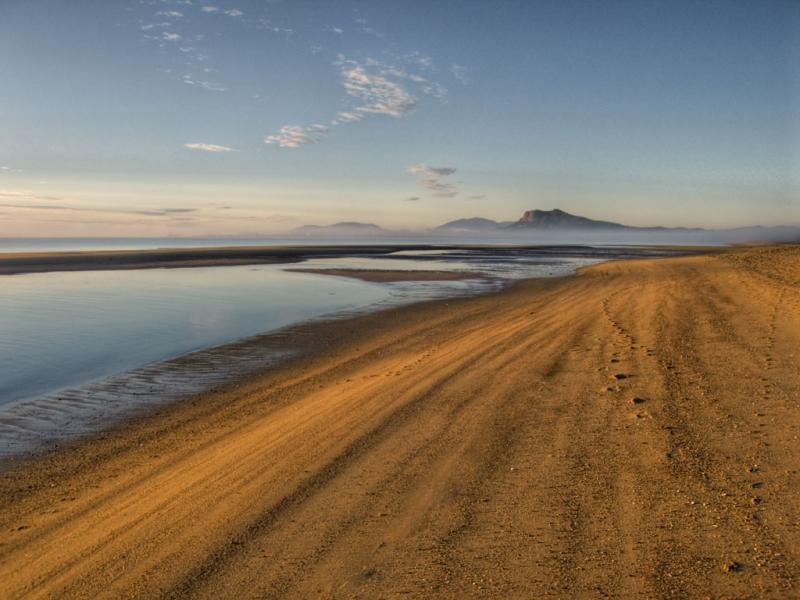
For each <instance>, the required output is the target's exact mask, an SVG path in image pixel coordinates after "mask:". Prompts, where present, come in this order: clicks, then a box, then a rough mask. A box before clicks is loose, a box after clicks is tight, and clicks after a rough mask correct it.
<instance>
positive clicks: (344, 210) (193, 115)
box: [0, 0, 800, 237]
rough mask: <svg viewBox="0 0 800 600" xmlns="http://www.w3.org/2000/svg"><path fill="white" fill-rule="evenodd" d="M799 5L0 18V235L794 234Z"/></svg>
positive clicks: (432, 5)
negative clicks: (366, 230) (488, 230)
mask: <svg viewBox="0 0 800 600" xmlns="http://www.w3.org/2000/svg"><path fill="white" fill-rule="evenodd" d="M798 32H800V4H799V3H797V2H791V1H765V2H737V3H725V2H708V3H697V2H673V3H664V2H647V1H639V2H619V3H613V4H609V3H596V4H592V3H585V2H556V1H537V2H516V1H511V0H508V1H506V2H495V3H488V2H478V1H472V0H459V1H456V0H441V1H437V2H429V1H427V2H425V1H408V2H396V1H388V0H371V1H369V2H367V1H366V0H363V1H353V0H348V1H343V2H337V3H329V2H319V1H310V0H305V1H304V0H293V1H292V0H284V1H281V0H269V1H267V0H225V2H222V1H220V2H216V1H212V0H141V1H115V0H110V1H108V2H102V3H98V2H90V1H89V0H75V1H74V2H69V3H65V2H59V1H57V0H43V1H41V2H37V3H30V2H24V1H23V0H8V1H6V2H3V3H2V5H0V73H2V78H3V81H4V84H3V87H2V88H1V89H2V92H0V126H2V136H0V236H151V237H158V236H170V235H182V236H203V235H210V236H213V235H242V236H247V235H263V234H276V233H280V232H284V231H287V230H290V229H292V228H294V227H298V226H300V225H304V224H309V223H316V224H329V223H333V222H337V221H363V222H372V223H378V224H380V225H381V226H383V227H386V228H390V229H422V228H428V227H433V226H436V225H439V224H441V223H442V222H445V221H448V220H451V219H455V218H460V217H473V216H482V217H487V218H492V219H495V220H500V221H504V220H513V219H516V218H518V217H519V216H520V215H521V213H522V212H523V211H524V210H527V209H533V208H540V209H550V208H561V209H563V210H566V211H568V212H571V213H574V214H580V215H584V216H587V217H591V218H596V219H604V220H611V221H617V222H622V223H626V224H630V225H639V226H657V225H662V226H690V227H695V226H699V227H711V228H724V227H735V226H741V225H752V224H763V225H780V224H793V225H800V204H799V203H798V190H800V185H799V184H800V115H799V114H798V112H799V111H800V108H799V107H800V103H799V102H798V99H800V93H799V92H800V74H799V73H798V65H799V64H800V33H798Z"/></svg>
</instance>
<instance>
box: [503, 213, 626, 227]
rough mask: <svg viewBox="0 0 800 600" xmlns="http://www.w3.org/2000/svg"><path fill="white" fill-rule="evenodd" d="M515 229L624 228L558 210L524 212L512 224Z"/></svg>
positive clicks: (616, 224) (608, 222) (617, 224)
mask: <svg viewBox="0 0 800 600" xmlns="http://www.w3.org/2000/svg"><path fill="white" fill-rule="evenodd" d="M512 227H515V228H536V229H599V228H602V229H609V228H611V229H618V228H622V227H624V225H620V224H619V223H612V222H610V221H595V220H594V219H588V218H586V217H579V216H577V215H572V214H570V213H568V212H565V211H563V210H561V209H559V208H554V209H552V210H540V209H533V210H526V211H525V212H524V213H523V215H522V218H520V220H519V221H517V222H516V223H514V224H513V225H512Z"/></svg>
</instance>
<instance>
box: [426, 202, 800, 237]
mask: <svg viewBox="0 0 800 600" xmlns="http://www.w3.org/2000/svg"><path fill="white" fill-rule="evenodd" d="M434 231H435V232H437V233H447V234H451V235H456V234H464V233H473V234H489V235H492V236H494V237H497V236H513V237H516V238H518V237H519V236H520V235H525V236H526V237H527V236H528V235H530V236H535V239H537V240H559V241H561V240H564V239H566V238H565V236H566V237H567V238H570V239H579V240H581V241H583V242H592V243H621V242H625V243H698V244H701V243H726V244H727V243H742V242H768V241H770V242H790V241H800V226H796V225H785V226H775V227H762V226H759V225H755V226H750V227H738V228H735V229H701V228H687V227H636V226H632V225H623V224H622V223H615V222H612V221H599V220H595V219H589V218H587V217H581V216H578V215H572V214H570V213H568V212H565V211H563V210H559V209H557V208H555V209H553V210H527V211H525V212H524V213H523V215H522V217H521V218H520V219H519V220H517V221H514V222H511V223H502V222H497V221H493V220H491V219H484V218H481V217H473V218H471V219H457V220H455V221H450V222H449V223H445V224H444V225H440V226H439V227H437V228H436V229H434Z"/></svg>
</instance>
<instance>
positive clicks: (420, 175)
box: [406, 163, 459, 198]
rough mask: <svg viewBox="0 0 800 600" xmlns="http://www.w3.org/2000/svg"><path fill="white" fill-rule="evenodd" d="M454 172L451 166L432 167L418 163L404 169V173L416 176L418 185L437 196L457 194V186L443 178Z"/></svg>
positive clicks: (446, 196)
mask: <svg viewBox="0 0 800 600" xmlns="http://www.w3.org/2000/svg"><path fill="white" fill-rule="evenodd" d="M455 172H456V169H455V168H453V167H432V166H430V165H424V164H420V163H418V164H415V165H411V166H410V167H408V168H407V169H406V173H408V174H409V175H413V176H414V177H416V178H417V184H418V185H420V186H421V187H423V188H425V189H427V190H429V191H430V192H431V193H432V195H433V196H435V197H437V198H455V197H456V196H458V192H459V190H458V187H457V186H456V185H455V184H454V183H451V182H449V181H447V180H446V179H445V178H447V177H450V176H451V175H453V174H454V173H455Z"/></svg>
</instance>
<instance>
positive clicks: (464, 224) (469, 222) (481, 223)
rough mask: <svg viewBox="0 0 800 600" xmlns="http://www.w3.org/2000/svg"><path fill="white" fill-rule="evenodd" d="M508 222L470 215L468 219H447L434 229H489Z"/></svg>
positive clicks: (453, 230)
mask: <svg viewBox="0 0 800 600" xmlns="http://www.w3.org/2000/svg"><path fill="white" fill-rule="evenodd" d="M506 225H508V223H498V222H497V221H493V220H492V219H484V218H483V217H472V218H470V219H456V220H455V221H449V222H447V223H445V224H444V225H439V226H438V227H436V228H435V229H434V231H445V232H452V233H455V232H459V231H491V230H493V229H500V228H502V227H504V226H506Z"/></svg>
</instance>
